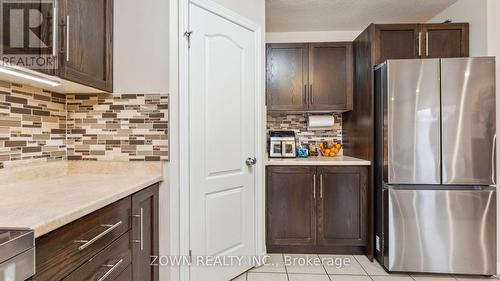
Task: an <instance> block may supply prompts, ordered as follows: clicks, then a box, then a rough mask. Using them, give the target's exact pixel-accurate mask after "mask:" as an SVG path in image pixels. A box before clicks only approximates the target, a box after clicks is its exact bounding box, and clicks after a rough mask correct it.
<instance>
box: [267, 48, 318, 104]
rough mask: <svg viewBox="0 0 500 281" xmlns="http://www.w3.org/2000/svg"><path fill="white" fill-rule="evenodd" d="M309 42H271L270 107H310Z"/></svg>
mask: <svg viewBox="0 0 500 281" xmlns="http://www.w3.org/2000/svg"><path fill="white" fill-rule="evenodd" d="M308 61H309V60H308V45H307V44H269V45H267V69H266V81H267V85H266V93H267V107H268V110H277V111H280V110H281V111H287V110H306V109H307V101H306V91H307V89H306V87H307V85H308V75H309V74H308V72H309V70H308Z"/></svg>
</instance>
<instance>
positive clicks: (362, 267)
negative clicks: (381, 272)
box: [352, 255, 374, 281]
mask: <svg viewBox="0 0 500 281" xmlns="http://www.w3.org/2000/svg"><path fill="white" fill-rule="evenodd" d="M352 257H353V258H354V260H355V261H356V262H357V263H358V264H359V266H361V269H363V271H364V272H365V273H366V276H368V278H370V279H371V280H372V281H374V280H373V278H372V276H371V275H370V274H369V273H368V271H366V269H365V267H364V266H363V265H362V264H361V262H359V260H358V259H357V258H356V256H355V255H352Z"/></svg>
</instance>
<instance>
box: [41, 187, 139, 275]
mask: <svg viewBox="0 0 500 281" xmlns="http://www.w3.org/2000/svg"><path fill="white" fill-rule="evenodd" d="M130 215H131V199H130V197H127V198H124V199H122V200H120V201H118V202H116V203H113V204H111V205H109V206H107V207H104V208H102V209H100V210H97V211H95V212H94V213H91V214H89V215H87V216H85V217H83V218H81V219H78V220H76V221H74V222H72V223H70V224H68V225H66V226H63V227H61V228H59V229H57V230H54V231H52V232H50V233H48V234H46V235H44V236H42V237H39V238H37V239H36V264H37V265H36V272H37V273H36V275H35V277H36V280H37V281H45V280H51V281H53V280H61V279H63V278H64V277H66V276H67V275H68V274H69V273H70V272H72V271H73V270H75V269H76V268H78V267H79V266H81V265H82V264H83V263H85V262H86V261H87V260H89V259H91V258H92V257H93V256H95V255H96V254H97V253H98V252H100V251H101V250H102V249H104V248H105V247H106V246H108V245H109V244H111V243H112V242H113V241H114V240H116V239H117V238H118V237H120V236H122V235H123V234H124V233H126V232H127V231H128V230H129V229H130Z"/></svg>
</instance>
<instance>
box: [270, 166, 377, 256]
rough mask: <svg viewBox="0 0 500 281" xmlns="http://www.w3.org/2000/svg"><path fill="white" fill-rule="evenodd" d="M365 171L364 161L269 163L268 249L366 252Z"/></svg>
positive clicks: (274, 250) (366, 191) (278, 250)
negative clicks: (360, 163) (347, 163)
mask: <svg viewBox="0 0 500 281" xmlns="http://www.w3.org/2000/svg"><path fill="white" fill-rule="evenodd" d="M367 173H368V169H367V167H364V166H327V167H314V166H269V167H268V168H267V179H266V207H267V209H266V233H267V238H266V244H267V250H268V252H270V253H273V252H275V253H276V252H287V253H328V254H364V253H366V250H367V249H366V247H367V231H368V227H367V224H368V221H367V216H368V214H367V213H368V207H367V206H368V201H367V198H368V190H367Z"/></svg>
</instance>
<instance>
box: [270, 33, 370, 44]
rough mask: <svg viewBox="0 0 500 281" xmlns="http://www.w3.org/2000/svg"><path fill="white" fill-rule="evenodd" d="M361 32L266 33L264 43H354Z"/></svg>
mask: <svg viewBox="0 0 500 281" xmlns="http://www.w3.org/2000/svg"><path fill="white" fill-rule="evenodd" d="M360 33H361V31H311V32H267V33H266V43H306V42H342V41H354V39H356V37H358V35H359V34H360Z"/></svg>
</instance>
